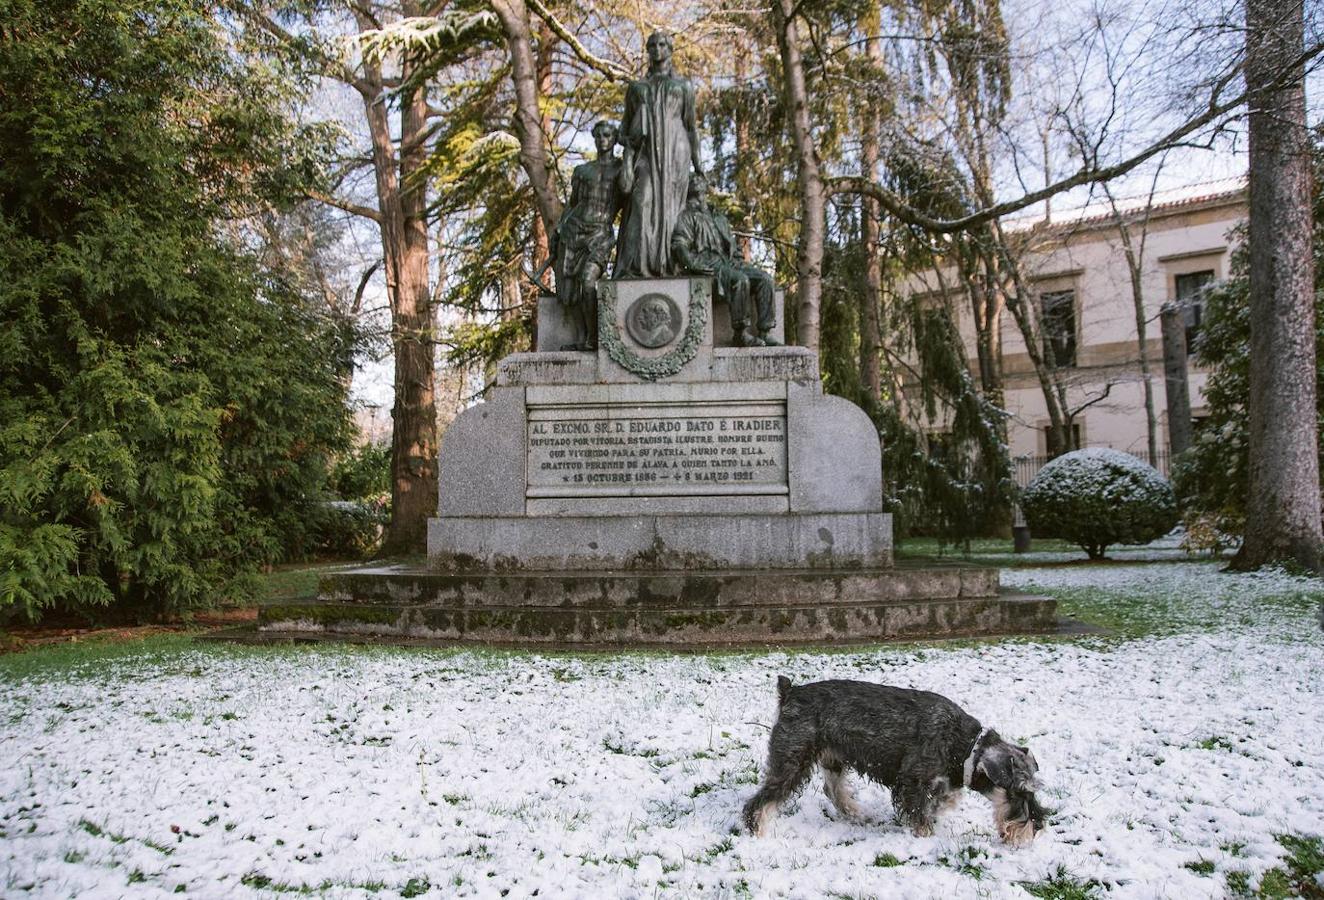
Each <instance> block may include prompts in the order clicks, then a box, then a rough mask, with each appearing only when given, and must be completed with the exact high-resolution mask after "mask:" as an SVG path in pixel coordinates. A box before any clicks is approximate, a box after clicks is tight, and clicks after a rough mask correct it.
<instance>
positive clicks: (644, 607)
mask: <svg viewBox="0 0 1324 900" xmlns="http://www.w3.org/2000/svg"><path fill="white" fill-rule="evenodd" d="M259 627H260V628H261V629H262V630H263V631H266V632H269V633H272V634H289V635H299V634H310V633H311V634H340V635H345V636H351V635H358V636H363V635H393V636H398V637H404V638H411V639H427V640H440V641H472V642H478V643H502V644H504V643H530V644H555V645H558V646H559V645H587V646H595V645H596V646H602V645H622V644H639V645H686V646H694V645H702V646H729V645H743V646H749V645H759V644H776V645H782V644H821V643H832V642H836V641H862V640H878V641H885V640H899V639H916V638H929V637H953V636H966V635H988V634H1008V633H1026V632H1031V633H1046V632H1051V631H1053V630H1055V629H1056V627H1057V604H1056V601H1053V600H1049V599H1046V598H1042V597H1028V596H1024V595H1019V594H1009V593H1004V592H1001V591H1000V590H999V588H998V576H997V571H996V570H995V569H987V568H980V567H974V566H960V565H941V564H907V565H902V566H899V567H892V568H886V569H858V570H855V571H834V570H831V569H802V570H781V571H762V572H751V571H748V570H734V571H733V570H727V571H703V570H694V571H683V572H680V571H675V572H633V573H630V572H596V573H588V572H540V573H529V572H516V573H501V574H498V573H486V574H481V573H470V574H442V573H438V572H436V571H433V570H431V569H427V568H421V567H413V568H411V567H383V568H365V569H357V570H348V571H345V572H338V573H334V574H331V575H326V576H323V578H322V580H321V584H320V588H319V596H318V599H317V601H316V602H291V603H283V604H273V605H269V606H267V607H264V608H263V610H262V613H261V617H260V619H259Z"/></svg>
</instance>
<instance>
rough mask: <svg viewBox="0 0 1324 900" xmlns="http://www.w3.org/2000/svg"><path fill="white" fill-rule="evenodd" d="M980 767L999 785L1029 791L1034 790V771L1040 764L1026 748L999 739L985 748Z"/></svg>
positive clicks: (990, 779)
mask: <svg viewBox="0 0 1324 900" xmlns="http://www.w3.org/2000/svg"><path fill="white" fill-rule="evenodd" d="M978 769H979V771H981V772H983V773H984V774H985V775H986V776H988V780H989V781H991V782H993V783H994V784H996V785H997V786H998V787H1001V788H1006V789H1008V790H1013V791H1029V790H1034V773H1035V772H1037V771H1038V770H1039V766H1038V764H1037V763H1036V762H1035V761H1034V756H1033V755H1032V754H1031V753H1030V751H1029V750H1027V749H1026V748H1024V747H1015V746H1012V745H1011V744H1008V743H1005V742H1003V741H998V742H997V743H996V744H992V745H990V746H989V747H988V748H987V749H985V750H984V752H983V754H982V755H981V756H980V757H979V766H978Z"/></svg>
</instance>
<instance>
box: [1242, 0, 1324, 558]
mask: <svg viewBox="0 0 1324 900" xmlns="http://www.w3.org/2000/svg"><path fill="white" fill-rule="evenodd" d="M1303 14H1304V11H1303V4H1301V3H1300V2H1299V0H1247V3H1246V87H1247V89H1248V90H1250V91H1252V92H1253V93H1252V94H1251V100H1250V127H1249V137H1250V144H1249V146H1250V237H1249V247H1250V398H1249V403H1248V412H1249V416H1250V473H1249V474H1250V496H1249V497H1248V498H1247V504H1246V536H1245V542H1244V543H1243V544H1242V545H1241V550H1240V552H1238V553H1237V556H1236V559H1235V560H1234V561H1233V566H1234V567H1235V568H1240V569H1250V568H1257V567H1259V566H1262V565H1265V564H1266V563H1270V562H1275V561H1288V562H1294V563H1296V564H1297V565H1300V566H1303V567H1305V568H1308V569H1312V570H1315V571H1320V570H1321V567H1322V565H1324V557H1322V548H1324V535H1321V530H1320V497H1319V456H1318V444H1317V442H1318V434H1317V428H1318V418H1317V410H1316V405H1315V402H1316V397H1315V378H1316V373H1315V308H1314V271H1313V259H1312V256H1311V245H1310V239H1311V208H1310V192H1311V183H1310V153H1309V140H1308V135H1307V132H1306V102H1305V99H1306V98H1305V82H1304V73H1303V72H1302V70H1301V68H1300V67H1299V66H1297V67H1295V70H1294V71H1293V70H1292V68H1291V67H1292V60H1294V59H1295V58H1297V57H1298V56H1299V55H1300V54H1301V52H1302V50H1303V47H1304V43H1305V25H1304V18H1303ZM1285 72H1286V73H1288V74H1286V75H1284V73H1285Z"/></svg>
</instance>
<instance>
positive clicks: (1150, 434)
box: [1105, 188, 1191, 468]
mask: <svg viewBox="0 0 1324 900" xmlns="http://www.w3.org/2000/svg"><path fill="white" fill-rule="evenodd" d="M1105 190H1107V189H1106V188H1105ZM1151 197H1152V195H1151ZM1108 200H1109V202H1110V203H1111V202H1112V194H1111V193H1109V194H1108ZM1113 217H1114V218H1115V219H1116V221H1117V232H1118V234H1119V235H1120V236H1121V238H1122V250H1123V252H1124V253H1125V254H1126V268H1127V270H1128V272H1129V273H1130V275H1131V305H1132V307H1133V309H1134V311H1135V318H1136V350H1137V352H1138V353H1139V354H1140V380H1141V382H1142V383H1143V385H1144V389H1145V435H1146V437H1147V438H1148V444H1149V464H1150V465H1151V466H1154V467H1156V468H1157V467H1158V419H1157V417H1156V416H1155V415H1154V386H1153V384H1152V383H1151V382H1150V378H1149V346H1148V339H1149V336H1148V328H1147V325H1148V323H1147V322H1146V321H1145V293H1144V289H1143V279H1142V277H1141V276H1142V275H1143V271H1142V269H1143V266H1144V262H1145V258H1144V253H1145V249H1144V240H1143V238H1142V240H1141V245H1140V246H1139V247H1136V245H1135V241H1133V240H1132V237H1131V227H1130V226H1129V225H1127V223H1126V221H1125V220H1124V219H1123V218H1122V216H1121V215H1120V214H1119V213H1118V211H1117V206H1116V205H1115V204H1114V205H1113ZM1183 362H1184V361H1183ZM1186 408H1187V415H1186V420H1185V421H1186V423H1187V427H1188V428H1189V426H1190V418H1191V417H1190V397H1189V395H1188V396H1187V401H1186ZM1169 421H1171V419H1169ZM1188 443H1189V437H1188Z"/></svg>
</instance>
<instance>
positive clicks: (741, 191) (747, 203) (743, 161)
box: [731, 33, 754, 262]
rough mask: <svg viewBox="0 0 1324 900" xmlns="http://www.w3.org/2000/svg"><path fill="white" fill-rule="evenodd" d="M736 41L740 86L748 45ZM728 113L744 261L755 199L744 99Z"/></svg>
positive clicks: (738, 240)
mask: <svg viewBox="0 0 1324 900" xmlns="http://www.w3.org/2000/svg"><path fill="white" fill-rule="evenodd" d="M742 34H743V33H742ZM736 40H738V41H740V42H741V47H740V50H739V51H738V52H737V53H736V58H735V66H736V84H737V85H740V86H741V88H742V89H743V87H744V85H745V84H746V83H747V79H748V77H749V76H748V73H747V69H748V63H747V62H746V60H747V58H748V55H749V48H748V47H747V46H746V45H745V42H744V39H743V37H737V38H736ZM731 115H732V117H733V118H734V119H735V141H736V158H735V177H734V181H735V189H736V200H737V201H738V202H739V203H740V204H741V206H742V207H743V208H744V209H745V210H746V211H748V212H749V213H750V215H749V216H748V218H747V219H746V221H745V223H744V224H745V227H744V228H743V229H742V230H741V231H742V233H740V234H737V235H736V248H737V250H738V252H739V254H740V258H741V259H742V260H744V261H745V262H749V258H750V252H751V249H752V248H751V247H750V240H749V233H748V232H749V231H751V230H753V229H752V227H751V226H752V225H753V212H754V211H753V209H751V204H752V202H753V200H754V191H753V187H752V179H751V177H750V176H751V175H752V174H753V169H754V161H753V160H752V159H751V158H750V151H751V150H752V148H751V146H750V137H749V113H748V112H747V111H746V107H745V103H744V102H743V99H742V101H740V102H737V103H736V105H735V109H734V110H732V113H731Z"/></svg>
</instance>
